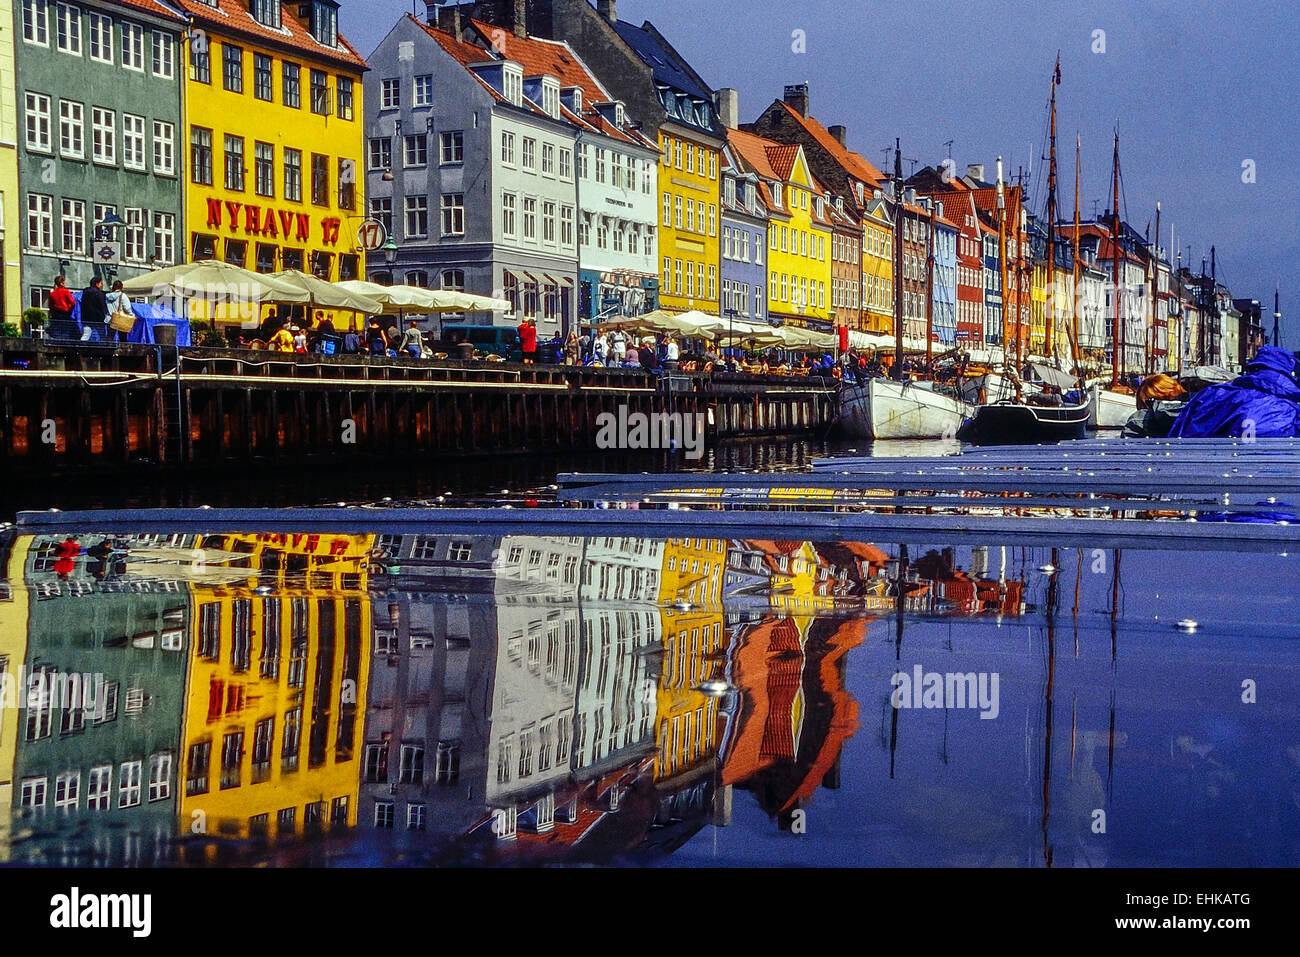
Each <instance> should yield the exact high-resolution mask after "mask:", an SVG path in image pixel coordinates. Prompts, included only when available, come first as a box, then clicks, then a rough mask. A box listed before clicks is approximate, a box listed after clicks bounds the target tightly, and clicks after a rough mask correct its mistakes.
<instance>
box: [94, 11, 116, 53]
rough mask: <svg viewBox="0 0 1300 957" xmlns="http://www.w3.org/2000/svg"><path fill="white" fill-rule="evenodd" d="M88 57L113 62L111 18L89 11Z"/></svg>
mask: <svg viewBox="0 0 1300 957" xmlns="http://www.w3.org/2000/svg"><path fill="white" fill-rule="evenodd" d="M90 58H91V59H92V60H98V61H99V62H100V63H112V62H113V18H112V17H110V16H106V15H105V14H102V13H96V12H95V11H93V10H92V11H90Z"/></svg>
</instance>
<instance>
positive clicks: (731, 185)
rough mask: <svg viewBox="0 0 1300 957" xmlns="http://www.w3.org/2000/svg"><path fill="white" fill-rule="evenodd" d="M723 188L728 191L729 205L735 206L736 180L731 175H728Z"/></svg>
mask: <svg viewBox="0 0 1300 957" xmlns="http://www.w3.org/2000/svg"><path fill="white" fill-rule="evenodd" d="M723 190H724V192H725V193H726V201H727V205H728V206H735V205H736V181H735V180H734V179H732V178H731V177H727V180H726V182H725V183H724V184H723Z"/></svg>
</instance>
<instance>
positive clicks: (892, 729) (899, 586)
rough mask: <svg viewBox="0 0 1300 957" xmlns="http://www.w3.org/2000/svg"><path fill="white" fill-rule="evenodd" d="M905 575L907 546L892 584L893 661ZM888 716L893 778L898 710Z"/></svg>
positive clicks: (899, 642)
mask: <svg viewBox="0 0 1300 957" xmlns="http://www.w3.org/2000/svg"><path fill="white" fill-rule="evenodd" d="M906 574H907V545H906V544H902V545H899V546H898V576H897V578H896V579H895V582H894V660H895V661H899V660H901V658H902V654H903V579H904V578H905V577H906ZM890 711H892V712H893V714H891V715H890V716H889V777H890V779H891V780H892V779H893V777H894V754H895V753H896V751H897V750H898V711H899V709H898V708H894V707H891V708H890Z"/></svg>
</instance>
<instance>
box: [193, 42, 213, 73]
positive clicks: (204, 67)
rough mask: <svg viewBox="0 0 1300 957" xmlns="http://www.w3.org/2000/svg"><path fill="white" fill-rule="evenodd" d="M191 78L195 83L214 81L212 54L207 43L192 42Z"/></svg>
mask: <svg viewBox="0 0 1300 957" xmlns="http://www.w3.org/2000/svg"><path fill="white" fill-rule="evenodd" d="M190 79H191V80H193V81H194V82H195V83H211V82H212V54H211V53H210V52H209V48H208V47H207V45H206V44H205V45H203V46H202V48H200V47H199V45H197V44H194V43H191V44H190Z"/></svg>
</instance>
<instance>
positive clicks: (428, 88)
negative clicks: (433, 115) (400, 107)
mask: <svg viewBox="0 0 1300 957" xmlns="http://www.w3.org/2000/svg"><path fill="white" fill-rule="evenodd" d="M412 105H413V106H433V74H431V73H425V74H423V75H422V76H417V77H416V78H415V98H414V101H413V103H412Z"/></svg>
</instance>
